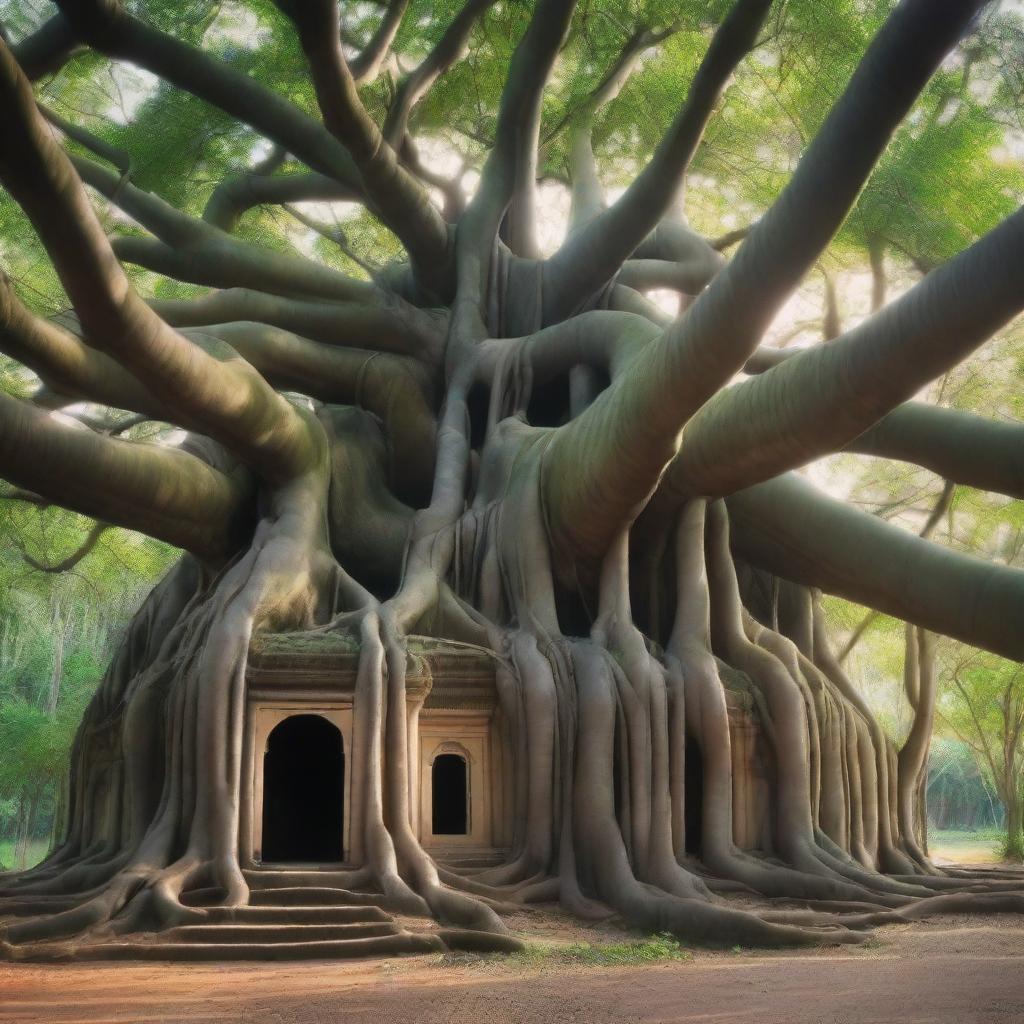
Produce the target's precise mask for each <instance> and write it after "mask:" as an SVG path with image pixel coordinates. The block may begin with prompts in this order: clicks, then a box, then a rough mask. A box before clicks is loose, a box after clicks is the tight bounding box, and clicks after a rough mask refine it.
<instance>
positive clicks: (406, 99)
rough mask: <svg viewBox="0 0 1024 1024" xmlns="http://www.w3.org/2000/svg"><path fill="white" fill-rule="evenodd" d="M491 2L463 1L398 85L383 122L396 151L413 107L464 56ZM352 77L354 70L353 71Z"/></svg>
mask: <svg viewBox="0 0 1024 1024" xmlns="http://www.w3.org/2000/svg"><path fill="white" fill-rule="evenodd" d="M494 2H495V0H466V4H465V6H464V7H463V8H462V10H460V11H459V13H458V14H456V15H455V17H454V18H453V19H452V20H451V22H450V23H449V25H448V27H447V28H446V29H445V31H444V34H443V35H442V36H441V38H440V39H439V40H438V41H437V45H436V46H435V47H434V48H433V50H431V51H430V53H429V54H427V56H426V57H425V58H424V60H423V61H422V62H421V63H420V64H419V66H418V67H416V68H415V69H414V70H413V71H412V72H410V73H409V74H408V75H406V76H405V78H403V79H402V81H401V83H399V86H398V90H397V92H396V93H395V98H394V100H393V101H392V103H391V107H390V108H389V109H388V114H387V119H386V120H385V122H384V138H385V139H386V140H387V141H388V143H389V144H390V145H391V146H392V148H394V149H396V150H398V149H399V147H400V146H401V145H402V141H403V139H405V137H406V135H407V133H408V130H409V117H410V116H411V114H412V111H413V109H414V108H415V106H416V104H417V103H419V101H420V100H421V99H423V97H424V96H426V94H427V93H428V92H429V91H430V89H431V87H432V86H433V85H434V83H435V82H436V81H437V80H438V79H439V78H440V77H441V76H442V75H443V74H444V73H445V72H446V71H447V70H448V69H449V68H450V67H451V66H452V65H453V64H455V63H457V62H458V61H460V60H461V59H462V58H463V57H464V56H465V55H466V51H467V48H468V46H469V37H470V35H471V33H472V31H473V26H474V25H475V24H476V23H477V21H478V20H479V18H480V17H481V15H483V13H484V12H485V11H486V10H487V9H488V8H489V7H491V6H492V5H493V4H494ZM353 74H354V71H353Z"/></svg>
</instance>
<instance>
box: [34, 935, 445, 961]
mask: <svg viewBox="0 0 1024 1024" xmlns="http://www.w3.org/2000/svg"><path fill="white" fill-rule="evenodd" d="M444 949H445V945H444V943H443V942H442V941H441V939H440V938H439V937H438V936H437V935H419V934H416V935H414V934H412V933H410V932H399V933H398V934H396V935H380V936H374V937H368V938H361V939H336V940H329V941H321V942H244V943H230V942H227V943H214V942H209V943H207V942H149V943H141V942H106V943H99V944H97V945H95V946H80V947H79V948H78V949H77V950H76V952H75V957H76V958H77V959H92V960H342V959H358V958H362V957H380V956H418V955H423V954H426V953H442V952H444ZM41 953H42V955H41V956H40V957H39V958H38V959H51V957H47V956H46V954H45V952H42V951H41Z"/></svg>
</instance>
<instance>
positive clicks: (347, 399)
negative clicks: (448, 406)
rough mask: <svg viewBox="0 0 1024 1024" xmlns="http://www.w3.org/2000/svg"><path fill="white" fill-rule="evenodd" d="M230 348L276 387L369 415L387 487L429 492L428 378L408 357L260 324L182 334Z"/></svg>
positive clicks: (431, 435) (430, 384)
mask: <svg viewBox="0 0 1024 1024" xmlns="http://www.w3.org/2000/svg"><path fill="white" fill-rule="evenodd" d="M184 333H185V334H186V335H187V336H188V337H190V338H192V339H193V340H196V341H197V342H200V343H202V341H203V339H208V338H217V339H219V340H220V341H222V342H225V343H226V344H228V345H230V346H231V347H232V349H234V351H235V352H237V353H238V354H239V355H240V356H241V357H242V358H243V359H245V360H246V362H248V363H249V364H250V365H251V366H253V367H254V368H255V369H256V370H258V371H259V373H260V374H261V376H263V377H264V378H265V379H266V380H267V381H269V382H270V383H271V384H272V385H273V386H274V387H276V388H282V389H285V390H292V391H299V392H301V393H302V394H304V395H309V396H310V397H311V398H316V399H319V400H320V401H323V402H328V403H330V404H332V405H337V404H346V405H355V406H358V407H360V408H362V409H366V410H367V411H368V412H372V413H373V414H374V415H375V416H376V417H377V418H378V419H379V420H380V421H381V422H382V423H383V424H384V428H385V431H386V434H387V437H388V441H389V458H390V462H391V465H390V467H389V468H390V470H391V472H390V473H389V481H390V483H391V486H392V488H393V489H395V490H396V491H398V492H406V491H410V490H411V491H412V492H414V493H415V494H417V495H418V496H420V497H424V496H425V495H426V494H429V492H430V483H431V480H432V476H433V465H434V435H435V427H436V423H435V417H434V410H433V405H434V402H435V400H434V395H433V390H434V389H433V379H432V378H433V374H432V373H431V372H430V371H428V370H427V369H426V368H425V367H424V366H423V364H422V363H419V362H417V361H416V360H414V359H410V358H409V357H407V356H400V355H393V354H390V353H385V352H372V351H367V350H365V349H355V348H339V347H337V346H334V345H324V344H321V343H319V342H316V341H312V340H310V339H309V338H303V337H300V336H299V335H296V334H293V333H291V332H290V331H285V330H281V329H280V328H277V327H269V326H267V325H266V324H259V323H252V322H236V323H223V324H214V325H211V326H207V327H199V328H192V329H189V330H186V331H185V332H184Z"/></svg>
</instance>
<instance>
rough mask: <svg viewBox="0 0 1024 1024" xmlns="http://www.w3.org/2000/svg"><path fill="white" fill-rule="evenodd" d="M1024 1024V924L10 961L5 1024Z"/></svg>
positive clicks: (972, 921) (1022, 920) (4, 986)
mask: <svg viewBox="0 0 1024 1024" xmlns="http://www.w3.org/2000/svg"><path fill="white" fill-rule="evenodd" d="M557 931H558V929H557V926H555V925H552V924H551V923H549V926H548V935H549V937H551V938H555V939H556V940H557V935H556V934H555V933H556V932H557ZM570 937H571V938H579V936H575V935H574V936H570ZM594 938H595V941H600V939H601V938H602V936H594ZM603 938H605V939H607V938H608V936H607V935H604V936H603ZM1022 1020H1024V916H1021V917H1017V916H1006V917H1001V918H936V919H934V920H933V921H930V922H927V923H920V924H915V925H908V926H900V927H896V928H888V929H885V930H883V931H882V932H880V933H879V938H878V940H877V942H873V943H872V944H871V946H870V947H869V948H856V949H853V950H850V949H844V950H841V951H836V950H822V951H820V952H812V953H806V952H805V953H777V954H752V953H711V952H697V953H696V954H695V955H694V959H693V960H692V961H686V962H663V963H656V964H651V965H649V966H644V967H613V968H608V967H568V966H564V965H550V966H543V967H539V968H538V967H524V966H523V965H521V964H518V965H517V964H508V963H505V962H469V963H461V964H452V963H450V962H446V961H445V962H441V961H439V960H436V959H433V958H418V959H414V960H402V961H377V962H353V963H340V964H339V963H324V962H317V963H302V964H281V965H276V964H258V965H256V964H237V965H236V964H223V965H203V966H198V965H197V966H190V965H162V964H159V965H158V964H96V965H89V964H80V965H74V966H35V965H10V964H3V965H0V1021H4V1022H7V1021H31V1022H33V1024H73V1022H74V1024H86V1022H87V1024H101V1022H103V1024H106V1022H114V1021H116V1022H132V1024H143V1022H144V1024H150V1022H162V1024H166V1022H179V1021H180V1022H188V1024H200V1022H202V1024H207V1022H208V1024H214V1022H217V1024H221V1022H230V1024H235V1022H243V1021H245V1022H247V1024H249V1022H259V1024H263V1022H268V1024H320V1022H327V1021H330V1022H332V1024H334V1022H344V1024H413V1022H415V1024H469V1022H472V1024H548V1022H551V1024H556V1022H557V1024H563V1022H567V1021H578V1022H580V1024H612V1022H615V1024H633V1022H644V1024H647V1022H664V1024H669V1022H683V1021H694V1022H702V1024H748V1022H749V1024H754V1022H756V1024H805V1022H806V1024H819V1022H820V1024H894V1022H899V1024H939V1022H941V1024H947V1022H948V1024H992V1022H1000V1024H1002V1022H1007V1024H1009V1022H1013V1024H1017V1022H1020V1021H1022Z"/></svg>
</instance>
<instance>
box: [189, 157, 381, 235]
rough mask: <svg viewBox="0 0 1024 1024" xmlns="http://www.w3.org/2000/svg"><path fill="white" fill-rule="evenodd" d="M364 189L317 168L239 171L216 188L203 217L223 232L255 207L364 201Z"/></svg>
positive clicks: (228, 229) (231, 228)
mask: <svg viewBox="0 0 1024 1024" xmlns="http://www.w3.org/2000/svg"><path fill="white" fill-rule="evenodd" d="M364 199H365V196H364V194H363V192H362V190H356V189H353V188H352V186H351V185H348V184H345V183H344V182H338V181H335V179H334V178H331V177H328V176H327V175H326V174H317V173H315V172H313V171H309V172H306V173H300V174H255V173H253V172H251V171H250V172H248V173H245V174H235V175H232V176H231V177H229V178H225V179H224V180H223V181H222V182H221V183H220V184H219V185H218V186H217V187H216V188H215V189H214V191H213V193H212V194H211V196H210V198H209V199H208V200H207V203H206V207H205V209H204V210H203V220H205V221H206V222H207V223H209V224H212V225H213V226H214V227H218V228H220V229H221V230H222V231H228V232H231V231H234V229H235V227H236V226H237V225H238V222H239V220H241V218H242V215H243V214H245V213H247V212H248V211H249V210H251V209H252V208H253V207H254V206H281V205H284V204H285V203H302V202H309V201H312V202H363V201H364Z"/></svg>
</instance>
